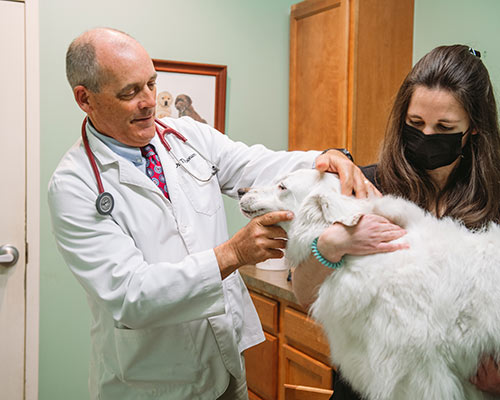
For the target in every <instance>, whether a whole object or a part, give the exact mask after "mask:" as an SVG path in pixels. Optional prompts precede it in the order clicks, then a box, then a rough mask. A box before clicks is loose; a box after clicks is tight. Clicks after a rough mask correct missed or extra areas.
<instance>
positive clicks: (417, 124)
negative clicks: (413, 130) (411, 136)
mask: <svg viewBox="0 0 500 400" xmlns="http://www.w3.org/2000/svg"><path fill="white" fill-rule="evenodd" d="M422 124H423V122H422V121H410V125H411V126H415V127H417V126H422Z"/></svg>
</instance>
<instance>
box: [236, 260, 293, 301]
mask: <svg viewBox="0 0 500 400" xmlns="http://www.w3.org/2000/svg"><path fill="white" fill-rule="evenodd" d="M239 271H240V274H241V276H242V277H243V280H244V281H245V283H246V285H247V286H248V287H249V288H252V289H256V290H258V291H260V292H262V293H264V294H269V295H272V296H275V297H278V298H280V299H284V300H287V301H290V302H292V303H295V304H298V301H297V299H296V298H295V295H294V294H293V291H292V282H289V281H287V280H286V278H287V276H288V270H280V271H273V270H264V269H259V268H257V267H256V266H255V265H245V266H243V267H241V268H239Z"/></svg>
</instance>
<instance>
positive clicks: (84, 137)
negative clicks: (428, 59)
mask: <svg viewBox="0 0 500 400" xmlns="http://www.w3.org/2000/svg"><path fill="white" fill-rule="evenodd" d="M155 123H156V126H155V130H156V133H157V134H158V137H159V138H160V141H161V143H162V144H163V146H165V148H166V149H167V151H170V150H172V147H170V145H169V144H168V142H167V141H166V140H165V135H167V134H169V133H172V134H173V135H175V136H176V137H177V138H178V139H180V140H182V142H183V143H186V142H187V139H186V138H185V137H184V136H183V135H181V134H180V133H179V132H177V131H176V130H175V129H173V128H171V127H169V126H168V125H167V124H165V123H164V122H162V121H160V120H159V119H157V118H155ZM86 125H87V117H85V118H84V120H83V123H82V140H83V145H84V146H85V151H86V152H87V157H88V159H89V161H90V165H91V166H92V170H93V171H94V175H95V179H96V180H97V187H98V188H99V194H102V193H104V186H103V185H102V180H101V174H100V173H99V169H98V168H97V164H96V162H95V157H94V154H93V153H92V150H90V145H89V140H88V138H87V131H86ZM158 125H160V126H161V127H162V128H163V129H164V130H163V132H162V131H160V128H158Z"/></svg>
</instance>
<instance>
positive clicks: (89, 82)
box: [66, 38, 102, 93]
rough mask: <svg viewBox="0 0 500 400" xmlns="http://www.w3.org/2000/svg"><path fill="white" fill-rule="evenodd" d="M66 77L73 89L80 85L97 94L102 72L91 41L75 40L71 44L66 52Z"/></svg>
mask: <svg viewBox="0 0 500 400" xmlns="http://www.w3.org/2000/svg"><path fill="white" fill-rule="evenodd" d="M66 77H67V78H68V82H69V84H70V85H71V88H73V89H74V88H75V87H76V86H78V85H82V86H85V87H86V88H87V89H88V90H90V91H92V92H96V93H97V92H99V90H100V84H101V78H102V70H101V67H100V66H99V63H98V61H97V57H96V50H95V46H94V44H93V43H92V42H91V41H86V40H82V39H81V38H77V39H75V40H73V42H71V44H70V45H69V48H68V51H67V52H66Z"/></svg>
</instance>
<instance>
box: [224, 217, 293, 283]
mask: <svg viewBox="0 0 500 400" xmlns="http://www.w3.org/2000/svg"><path fill="white" fill-rule="evenodd" d="M292 218H293V213H292V212H290V211H274V212H270V213H268V214H264V215H261V216H260V217H256V218H254V219H252V220H251V221H250V222H249V223H248V224H247V225H246V226H245V227H244V228H242V229H240V230H239V231H238V232H236V234H235V235H234V236H233V237H232V238H231V239H229V240H228V241H227V242H225V243H222V244H221V245H219V246H217V247H216V248H215V249H214V252H215V257H216V258H217V262H218V263H219V268H220V270H221V276H222V279H224V278H225V277H226V276H228V275H229V274H230V273H232V272H233V271H235V270H236V269H238V268H239V267H241V266H242V265H246V264H256V263H259V262H262V261H265V260H267V259H269V258H281V257H283V252H282V251H281V250H280V249H284V248H285V246H286V232H285V231H284V230H283V228H281V227H280V226H278V225H276V224H277V223H278V222H282V221H289V220H291V219H292Z"/></svg>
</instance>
